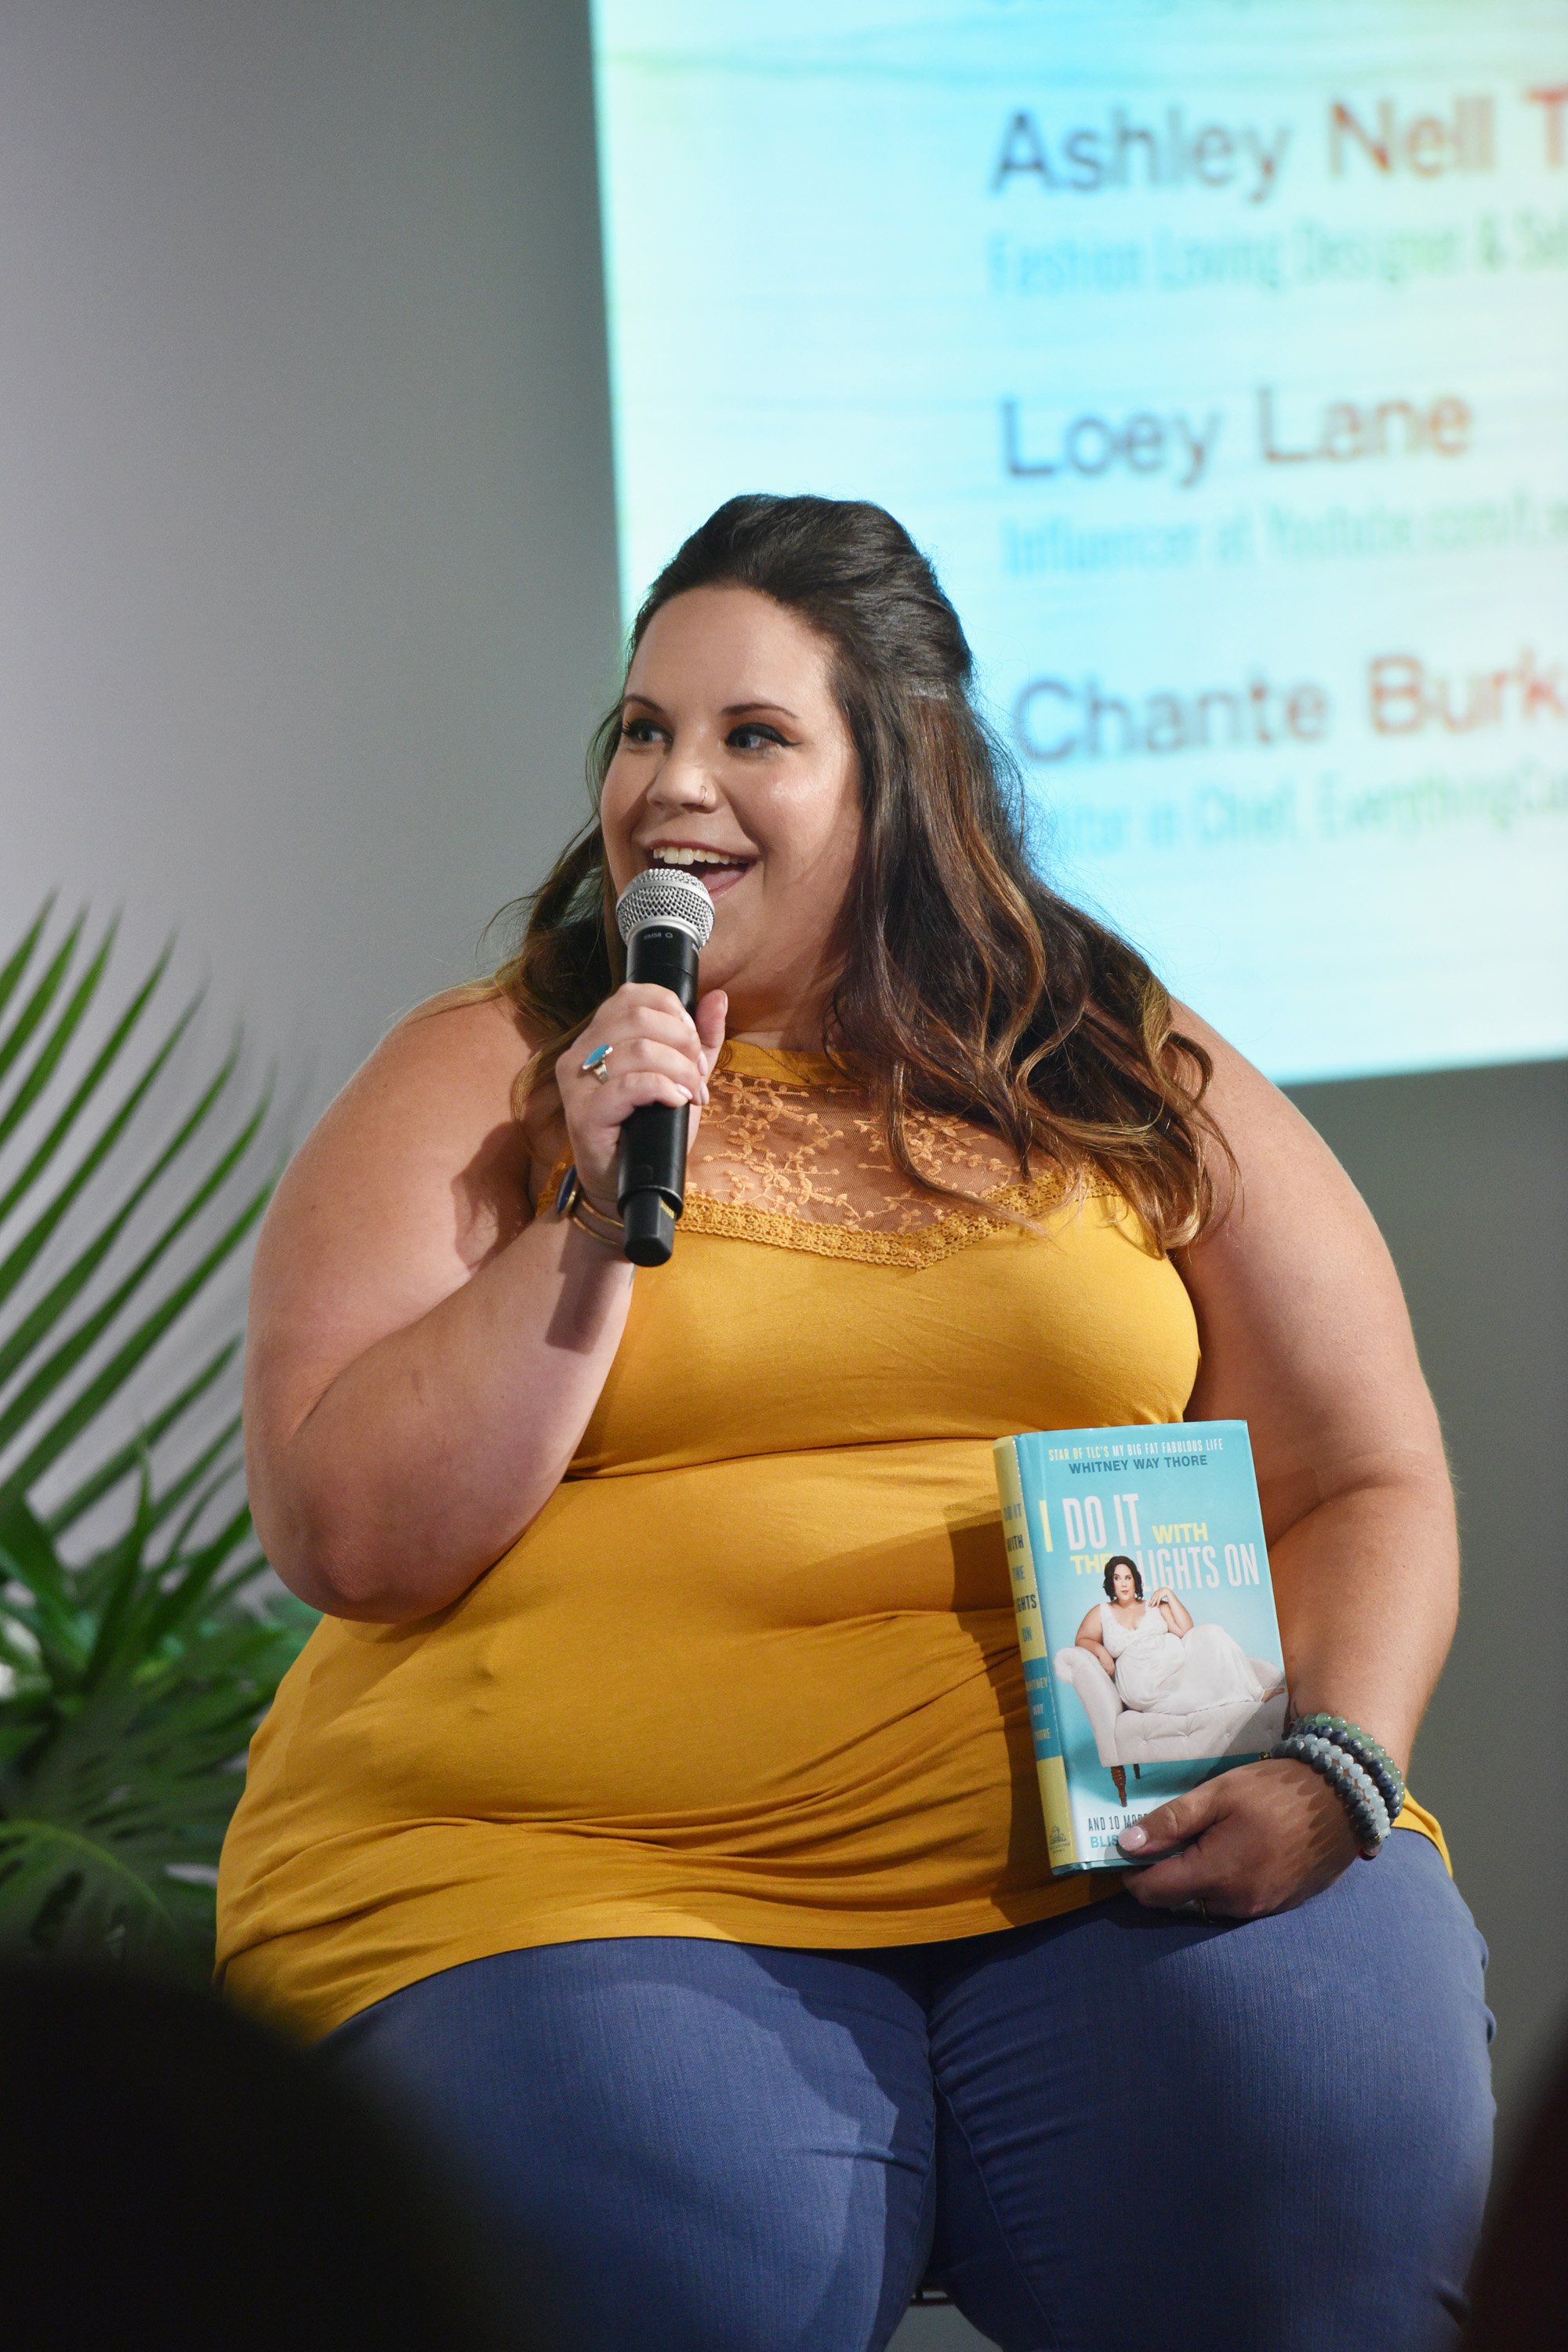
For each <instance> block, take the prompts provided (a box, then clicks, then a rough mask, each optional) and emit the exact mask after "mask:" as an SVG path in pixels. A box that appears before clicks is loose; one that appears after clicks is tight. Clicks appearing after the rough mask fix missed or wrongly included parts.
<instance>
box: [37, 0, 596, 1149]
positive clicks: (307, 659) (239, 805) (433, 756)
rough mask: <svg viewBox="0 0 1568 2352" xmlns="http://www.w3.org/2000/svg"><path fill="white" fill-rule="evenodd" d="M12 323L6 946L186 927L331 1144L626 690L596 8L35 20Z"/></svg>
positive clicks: (516, 885) (533, 843) (534, 839)
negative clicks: (62, 904)
mask: <svg viewBox="0 0 1568 2352" xmlns="http://www.w3.org/2000/svg"><path fill="white" fill-rule="evenodd" d="M0 317H3V318H4V320H5V338H4V344H3V347H0V523H3V530H4V543H5V563H4V567H3V569H0V790H3V792H4V803H5V844H6V853H7V854H6V856H5V858H4V860H0V936H4V935H5V933H6V932H8V931H9V929H10V928H11V926H12V925H14V923H15V921H16V918H17V916H18V914H19V913H20V911H21V910H22V909H24V908H28V907H30V906H31V904H32V903H33V902H34V900H35V898H37V895H38V894H39V892H40V891H41V889H42V888H43V887H44V886H45V885H46V884H47V883H51V882H54V881H57V880H58V881H60V882H62V883H63V884H64V885H65V886H66V888H67V890H68V893H70V894H86V895H89V896H90V897H91V898H93V899H94V900H95V901H97V902H99V903H100V904H101V905H104V906H108V905H110V904H111V903H113V902H116V901H122V902H123V904H124V906H125V908H126V927H127V934H128V938H129V940H131V941H132V943H133V944H134V945H135V946H137V947H138V948H139V949H140V948H142V947H144V946H146V945H147V944H150V943H152V942H153V941H155V940H158V939H160V938H161V937H162V936H163V932H164V931H165V929H168V928H169V927H170V926H172V925H178V926H179V928H180V929H181V932H182V937H183V940H184V946H185V953H186V960H187V962H188V964H189V965H190V966H192V967H193V968H205V969H207V970H210V972H211V975H212V982H213V1000H214V1003H215V1006H216V1007H217V1008H219V1009H220V1010H221V1011H222V1012H224V1013H227V1012H230V1011H233V1012H242V1013H244V1015H245V1016H246V1019H247V1024H248V1026H249V1028H250V1029H251V1031H252V1032H253V1034H255V1036H256V1038H257V1042H258V1047H261V1048H264V1049H265V1050H267V1051H268V1052H269V1053H272V1052H275V1053H278V1054H279V1055H280V1056H281V1058H282V1062H283V1066H284V1068H285V1071H286V1073H287V1074H288V1075H289V1077H291V1078H292V1080H293V1081H294V1083H295V1086H296V1088H297V1090H299V1091H300V1094H301V1096H302V1101H301V1104H300V1108H301V1110H303V1109H305V1108H310V1105H311V1104H312V1103H313V1102H314V1101H315V1100H316V1099H318V1098H319V1097H320V1096H321V1094H322V1093H323V1092H324V1091H326V1090H330V1089H331V1087H335V1086H336V1085H337V1084H339V1083H341V1081H342V1077H343V1076H345V1075H346V1074H347V1072H348V1071H349V1069H350V1068H352V1066H353V1064H354V1063H355V1061H356V1060H358V1059H359V1057H360V1056H361V1055H363V1053H364V1051H365V1050H366V1048H367V1047H368V1046H369V1045H371V1044H372V1043H373V1042H374V1039H375V1037H376V1036H377V1035H378V1034H379V1033H380V1031H381V1029H382V1028H383V1027H384V1024H386V1022H387V1021H388V1019H389V1018H390V1017H391V1016H392V1015H393V1014H394V1013H395V1012H396V1011H398V1010H399V1009H400V1008H401V1007H403V1006H404V1005H405V1004H407V1003H410V1002H412V1001H413V1000H414V999H416V998H417V997H419V996H421V995H424V994H427V993H428V992H430V991H431V990H432V989H434V988H437V987H439V986H441V985H443V984H444V983H446V982H449V981H451V980H453V979H457V978H466V977H467V976H468V974H469V973H470V971H472V970H473V968H474V967H473V958H474V952H475V948H476V943H477V940H478V935H479V930H480V929H481V927H482V926H483V924H484V923H485V921H486V920H487V919H488V918H489V916H490V915H491V914H492V913H493V912H494V910H495V909H496V908H497V907H498V906H499V905H500V903H501V902H502V901H503V900H505V899H507V898H510V897H511V896H513V895H514V894H515V893H516V892H517V891H518V890H520V889H521V888H522V887H525V886H526V884H527V882H528V881H529V879H530V878H531V877H536V876H537V874H538V872H539V870H540V868H541V866H542V862H543V861H544V860H545V859H546V858H547V856H548V855H549V853H550V851H551V850H552V848H553V847H554V846H555V845H557V844H558V843H559V842H560V841H561V839H562V838H563V835H564V834H565V832H566V830H567V828H568V825H569V824H570V823H571V822H572V820H573V819H574V816H575V814H577V812H578V811H579V809H580V808H581V807H582V805H583V795H582V787H581V782H580V778H581V772H582V746H583V740H584V735H585V732H586V730H587V724H588V721H589V719H590V716H591V714H593V713H594V711H595V708H596V706H599V705H600V704H601V703H602V701H603V700H604V699H605V698H607V696H608V694H609V692H611V691H613V685H612V677H613V670H614V662H615V653H616V609H615V596H616V588H615V566H614V515H613V504H612V494H611V486H610V479H609V469H608V458H607V449H608V420H607V405H606V393H605V365H604V351H603V340H604V339H603V327H602V320H601V311H600V299H599V252H598V222H597V213H596V199H595V173H594V150H593V130H592V110H591V99H590V83H589V76H588V39H587V26H586V11H585V9H584V8H583V7H581V6H574V5H560V6H554V5H521V0H510V5H509V0H374V5H364V0H249V5H246V6H243V7H215V6H213V5H211V0H9V5H7V6H6V8H5V11H4V16H3V18H0ZM301 1073H308V1075H307V1076H303V1078H302V1077H301Z"/></svg>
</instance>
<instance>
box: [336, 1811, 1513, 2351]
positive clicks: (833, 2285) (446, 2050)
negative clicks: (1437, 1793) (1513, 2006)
mask: <svg viewBox="0 0 1568 2352" xmlns="http://www.w3.org/2000/svg"><path fill="white" fill-rule="evenodd" d="M1484 1959H1485V1955H1484V1952H1483V1949H1482V1947H1481V1942H1480V1938H1479V1936H1478V1935H1477V1933H1476V1929H1475V1927H1474V1926H1473V1924H1472V1922H1471V1919H1470V1916H1469V1914H1468V1911H1467V1910H1466V1908H1465V1906H1464V1904H1463V1903H1462V1902H1461V1900H1460V1899H1459V1896H1458V1894H1457V1893H1456V1892H1455V1889H1454V1887H1453V1885H1452V1884H1451V1882H1450V1881H1449V1879H1448V1877H1447V1874H1446V1872H1445V1871H1444V1868H1443V1865H1442V1863H1441V1860H1440V1859H1439V1857H1438V1855H1437V1853H1436V1851H1435V1850H1434V1848H1433V1847H1432V1846H1431V1845H1430V1844H1429V1843H1427V1842H1426V1840H1425V1839H1424V1838H1420V1837H1417V1836H1415V1834H1414V1833H1412V1832H1407V1831H1400V1832H1398V1833H1397V1834H1396V1835H1395V1836H1394V1838H1392V1839H1391V1840H1390V1842H1389V1845H1388V1848H1387V1851H1386V1852H1385V1853H1384V1854H1383V1855H1382V1856H1381V1857H1380V1858H1379V1859H1378V1860H1377V1861H1376V1862H1375V1863H1373V1864H1361V1863H1358V1864H1354V1865H1352V1868H1351V1869H1350V1870H1348V1871H1347V1872H1346V1873H1345V1874H1344V1876H1343V1877H1342V1879H1341V1880H1340V1881H1339V1882H1338V1883H1337V1884H1336V1885H1334V1886H1332V1887H1331V1888H1330V1889H1329V1891H1328V1892H1327V1893H1326V1894H1324V1895H1319V1896H1318V1897H1317V1898H1316V1899H1315V1900H1314V1901H1313V1902H1310V1903H1309V1904H1307V1905H1305V1906H1303V1907H1302V1908H1301V1909H1300V1910H1297V1911H1289V1912H1286V1913H1283V1914H1282V1915H1280V1916H1278V1917H1275V1918H1269V1919H1261V1920H1258V1921H1255V1922H1253V1923H1251V1924H1249V1925H1246V1926H1240V1925H1228V1926H1226V1925H1218V1924H1216V1925H1213V1926H1205V1924H1203V1923H1202V1922H1199V1921H1195V1920H1190V1919H1178V1918H1173V1917H1171V1916H1167V1915H1164V1914H1159V1913H1151V1912H1145V1911H1143V1910H1142V1909H1140V1908H1139V1906H1137V1905H1136V1904H1134V1903H1132V1902H1131V1900H1129V1899H1128V1898H1127V1897H1126V1896H1121V1897H1119V1898H1118V1899H1116V1900H1114V1901H1112V1902H1108V1903H1102V1904H1099V1905H1097V1906H1093V1907H1091V1908H1089V1909H1087V1910H1082V1911H1077V1912H1073V1913H1070V1914H1068V1916H1067V1917H1065V1918H1062V1919H1058V1920H1051V1921H1047V1922H1045V1923H1043V1924H1042V1925H1040V1926H1037V1927H1018V1928H1012V1929H1007V1930H1005V1931H1004V1932H1002V1933H999V1934H995V1935H988V1936H974V1937H965V1938H963V1940H961V1941H956V1942H950V1943H940V1944H924V1945H918V1946H914V1947H908V1946H906V1947H902V1948H894V1949H884V1950H877V1951H788V1950H779V1949H777V1948H773V1947H763V1946H761V1945H754V1944H730V1943H710V1942H707V1941H703V1940H700V1939H696V1938H692V1939H688V1938H685V1937H626V1938H616V1939H615V1940H606V1941H598V1942H589V1943H576V1944H555V1945H549V1946H546V1947H544V1948H541V1949H536V1950H530V1951H521V1952H507V1953H502V1954H500V1955H499V1956H497V1957H496V1958H491V1959H483V1960H475V1961H470V1962H468V1964H467V1965H465V1966H462V1967H459V1968H454V1969H447V1970H445V1971H444V1972H443V1973H441V1974H440V1975H437V1976H433V1977H429V1978H426V1979H425V1980H424V1981H423V1982H422V1983H419V1984H415V1985H411V1986H409V1987H408V1988H407V1989H406V1990H405V1991H402V1992H398V1993H395V1994H393V1995H392V1996H391V1997H390V1999H388V2000H383V2001H380V2002H378V2003H377V2004H376V2005H375V2007H374V2008H373V2009H370V2010H367V2011H364V2012H363V2015H361V2016H359V2017H356V2018H354V2019H353V2020H351V2021H350V2022H349V2023H348V2024H347V2025H345V2026H342V2027H341V2028H340V2029H339V2031H338V2032H336V2033H335V2034H333V2035H332V2036H331V2039H330V2040H329V2042H327V2043H326V2045H325V2048H326V2050H327V2051H328V2052H329V2053H331V2055H332V2056H333V2058H334V2059H335V2060H336V2061H338V2062H339V2063H343V2064H345V2065H346V2066H348V2067H349V2068H350V2069H351V2070H353V2072H355V2073H356V2074H369V2075H370V2076H371V2077H372V2078H373V2079H374V2081H376V2082H377V2083H379V2084H390V2085H391V2086H393V2088H394V2089H395V2092H396V2093H397V2094H398V2095H401V2097H402V2098H403V2100H404V2101H405V2104H406V2103H410V2102H411V2103H412V2104H413V2105H414V2106H415V2107H416V2108H417V2110H418V2111H419V2112H420V2113H421V2114H422V2115H423V2116H424V2118H425V2119H426V2124H427V2125H428V2126H431V2127H433V2129H434V2131H435V2133H436V2134H437V2137H439V2138H440V2139H441V2140H443V2141H444V2142H445V2143H446V2144H447V2147H449V2148H450V2149H451V2151H452V2152H453V2153H454V2154H455V2155H456V2156H457V2158H458V2161H459V2162H460V2163H461V2164H462V2165H464V2166H465V2167H466V2168H467V2174H468V2179H469V2181H470V2183H471V2185H472V2187H473V2190H474V2193H475V2195H476V2197H477V2198H478V2199H479V2200H480V2201H481V2202H484V2203H488V2206H489V2210H490V2212H491V2214H492V2215H493V2216H494V2219H495V2222H496V2226H497V2231H498V2240H497V2242H498V2244H499V2245H501V2246H504V2247H510V2249H511V2250H512V2251H513V2252H514V2253H518V2254H519V2258H520V2263H521V2272H522V2273H526V2276H527V2282H528V2283H527V2284H526V2286H522V2285H521V2284H520V2288H519V2292H520V2293H525V2294H527V2295H528V2296H529V2298H530V2301H531V2302H532V2303H534V2304H542V2305H544V2306H545V2307H547V2308H552V2309H553V2311H554V2313H555V2315H556V2325H557V2326H558V2328H559V2340H560V2342H561V2344H562V2345H563V2347H572V2352H873V2347H880V2346H882V2345H885V2344H886V2343H887V2341H888V2338H889V2336H891V2334H892V2332H893V2330H894V2328H895V2327H896V2326H897V2325H898V2322H899V2319H900V2315H901V2314H902V2312H903V2310H904V2307H905V2305H907V2303H908V2302H909V2299H910V2293H911V2291H912V2290H913V2288H914V2287H915V2286H916V2285H917V2284H918V2283H919V2282H920V2280H921V2278H922V2277H926V2276H929V2277H930V2278H931V2281H932V2282H933V2283H934V2284H940V2285H942V2286H943V2287H945V2288H946V2290H947V2291H948V2293H949V2294H951V2295H952V2299H953V2301H954V2302H955V2303H956V2304H957V2305H959V2306H960V2308H961V2309H962V2310H963V2311H964V2312H965V2313H966V2314H967V2315H969V2317H970V2318H971V2320H972V2321H973V2324H974V2326H976V2327H978V2328H979V2329H980V2330H981V2331H982V2333H983V2334H984V2335H987V2336H991V2337H993V2338H994V2340H995V2342H996V2343H997V2344H999V2345H1001V2346H1004V2347H1006V2352H1045V2347H1051V2352H1433V2347H1440V2346H1442V2347H1447V2346H1451V2345H1452V2344H1453V2343H1454V2342H1455V2340H1456V2337H1457V2334H1458V2318H1459V2316H1460V2315H1462V2312H1463V2309H1464V2304H1463V2286H1464V2279H1465V2273H1466V2270H1467V2267H1468V2263H1469V2259H1470V2253H1471V2249H1472V2246H1473V2243H1474V2239H1475V2234H1476V2231H1477V2228H1478V2225H1479V2218H1480V2210H1481V2200H1482V2197H1483V2195H1484V2193H1485V2189H1486V2183H1487V2172H1488V2164H1489V2136H1490V2124H1491V2095H1490V2089H1489V2072H1488V2052H1487V2044H1488V2040H1489V2027H1490V2021H1489V2017H1488V2015H1487V2011H1486V2009H1485V2006H1484V2003H1483V2000H1482V1990H1481V1971H1482V1967H1483V1965H1484ZM524 2249H526V2250H527V2251H526V2254H525V2255H522V2254H521V2252H520V2250H524Z"/></svg>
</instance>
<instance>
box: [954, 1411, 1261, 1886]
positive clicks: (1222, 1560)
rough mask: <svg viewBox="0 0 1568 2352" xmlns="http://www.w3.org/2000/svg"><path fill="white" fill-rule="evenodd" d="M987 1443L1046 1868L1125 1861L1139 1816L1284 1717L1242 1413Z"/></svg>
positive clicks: (1239, 1759) (1234, 1758)
mask: <svg viewBox="0 0 1568 2352" xmlns="http://www.w3.org/2000/svg"><path fill="white" fill-rule="evenodd" d="M993 1450H994V1455H995V1462H996V1482H997V1486H998V1488H999V1490H1000V1493H1001V1497H1002V1522H1003V1533H1004V1535H1005V1539H1006V1546H1007V1565H1008V1570H1009V1574H1010V1577H1011V1580H1012V1588H1013V1606H1014V1610H1015V1612H1016V1617H1017V1621H1018V1642H1019V1647H1020V1648H1021V1650H1022V1652H1023V1656H1024V1682H1025V1687H1026V1691H1027V1694H1028V1701H1029V1722H1030V1727H1031V1728H1032V1730H1033V1733H1034V1738H1035V1755H1036V1759H1037V1764H1038V1768H1039V1780H1040V1801H1041V1803H1042V1805H1043V1806H1044V1808H1045V1816H1046V1836H1047V1845H1048V1848H1049V1852H1050V1858H1051V1868H1052V1870H1053V1872H1054V1873H1056V1874H1058V1875H1059V1874H1062V1873H1064V1872H1068V1871H1079V1870H1108V1869H1114V1870H1121V1869H1125V1868H1126V1867H1127V1864H1126V1860H1125V1858H1124V1857H1123V1856H1122V1855H1121V1853H1120V1851H1119V1849H1118V1846H1117V1840H1118V1838H1119V1837H1120V1836H1121V1832H1122V1831H1123V1830H1124V1829H1125V1828H1126V1827H1127V1825H1128V1823H1129V1822H1135V1821H1136V1820H1137V1819H1138V1818H1139V1816H1140V1814H1142V1813H1148V1812H1152V1811H1153V1810H1154V1808H1155V1807H1156V1806H1157V1805H1163V1804H1164V1803H1165V1802H1167V1801H1168V1800H1169V1799H1170V1798H1172V1797H1175V1796H1180V1795H1183V1794H1184V1793H1185V1791H1186V1790H1189V1789H1195V1788H1196V1787H1197V1786H1198V1785H1199V1783H1200V1782H1202V1781H1204V1780H1208V1779H1210V1778H1211V1777H1212V1776H1213V1775H1214V1774H1215V1773H1216V1772H1223V1771H1228V1770H1229V1769H1231V1767H1232V1766H1234V1765H1237V1764H1243V1763H1248V1762H1251V1761H1252V1760H1253V1759H1255V1758H1257V1757H1258V1756H1262V1755H1266V1754H1267V1753H1268V1749H1269V1748H1272V1747H1273V1745H1274V1743H1275V1741H1276V1740H1277V1739H1279V1738H1280V1737H1281V1735H1282V1733H1283V1731H1284V1727H1285V1716H1286V1708H1287V1705H1288V1701H1287V1696H1286V1691H1285V1669H1284V1665H1283V1664H1282V1658H1283V1652H1282V1649H1281V1646H1280V1641H1279V1619H1278V1617H1277V1615H1276V1613H1275V1608H1274V1587H1273V1583H1272V1581H1271V1580H1270V1577H1269V1572H1268V1546H1267V1544H1266V1543H1265V1541H1264V1536H1263V1515H1262V1512H1261V1510H1260V1508H1259V1507H1258V1481H1257V1479H1256V1477H1255V1476H1254V1475H1253V1467H1252V1447H1251V1444H1250V1442H1249V1440H1248V1437H1247V1423H1245V1422H1244V1421H1196V1422H1175V1423H1142V1424H1140V1425H1137V1426H1135V1427H1132V1428H1127V1429H1050V1430H1043V1431H1040V1432H1038V1433H1031V1434H1028V1435H1026V1436H1022V1437H1004V1438H999V1439H998V1440H997V1442H996V1444H995V1446H994V1449H993Z"/></svg>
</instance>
